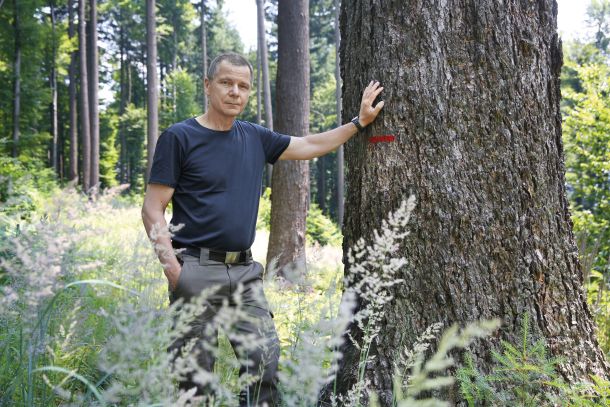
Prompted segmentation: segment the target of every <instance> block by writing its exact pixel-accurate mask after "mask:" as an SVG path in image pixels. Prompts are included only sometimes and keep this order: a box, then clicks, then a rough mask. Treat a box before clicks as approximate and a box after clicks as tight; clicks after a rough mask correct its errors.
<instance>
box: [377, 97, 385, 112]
mask: <svg viewBox="0 0 610 407" xmlns="http://www.w3.org/2000/svg"><path fill="white" fill-rule="evenodd" d="M383 105H385V102H384V101H383V100H382V101H381V102H379V103H377V106H375V114H378V113H379V112H380V111H381V109H383Z"/></svg>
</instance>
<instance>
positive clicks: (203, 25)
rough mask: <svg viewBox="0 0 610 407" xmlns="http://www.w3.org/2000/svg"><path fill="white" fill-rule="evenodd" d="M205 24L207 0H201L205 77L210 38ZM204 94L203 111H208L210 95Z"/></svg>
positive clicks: (202, 56)
mask: <svg viewBox="0 0 610 407" xmlns="http://www.w3.org/2000/svg"><path fill="white" fill-rule="evenodd" d="M207 35H208V34H207V32H206V25H205V0H201V59H202V60H203V61H202V62H203V65H202V66H203V76H202V77H203V78H205V77H206V76H207V75H208V39H207ZM201 93H202V94H203V111H204V112H207V111H208V95H207V94H206V93H205V91H203V92H201Z"/></svg>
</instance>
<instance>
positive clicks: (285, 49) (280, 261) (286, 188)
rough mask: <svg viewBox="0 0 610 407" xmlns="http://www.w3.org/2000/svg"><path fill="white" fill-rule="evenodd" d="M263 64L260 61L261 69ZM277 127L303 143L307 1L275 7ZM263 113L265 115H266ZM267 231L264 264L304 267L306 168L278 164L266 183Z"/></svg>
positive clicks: (306, 111)
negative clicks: (268, 191)
mask: <svg viewBox="0 0 610 407" xmlns="http://www.w3.org/2000/svg"><path fill="white" fill-rule="evenodd" d="M264 61H265V58H264V57H263V63H264ZM276 98H277V103H276V106H277V110H276V122H275V129H276V130H277V131H279V132H280V133H285V134H290V135H292V136H297V137H302V136H305V135H307V133H308V131H309V1H307V0H293V1H280V2H279V4H278V69H277V79H276ZM265 110H267V109H265ZM271 191H272V192H271V231H270V233H269V248H268V250H267V264H271V261H272V260H274V259H275V260H276V261H277V263H276V265H277V267H278V270H279V272H280V274H281V273H282V269H283V268H284V266H286V265H293V264H294V265H297V266H304V264H305V220H306V218H307V209H308V207H307V206H308V200H309V162H308V161H278V162H277V163H276V164H275V168H274V170H273V178H272V182H271Z"/></svg>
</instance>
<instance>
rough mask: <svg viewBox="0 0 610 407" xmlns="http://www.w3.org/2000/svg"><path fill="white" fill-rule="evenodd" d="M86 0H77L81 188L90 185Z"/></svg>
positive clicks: (86, 188) (87, 190)
mask: <svg viewBox="0 0 610 407" xmlns="http://www.w3.org/2000/svg"><path fill="white" fill-rule="evenodd" d="M86 3H87V0H78V58H79V74H80V127H81V139H82V143H81V144H82V146H83V162H82V170H83V178H82V180H83V190H85V192H89V188H90V187H91V122H90V120H89V85H88V78H87V35H86V32H85V9H86Z"/></svg>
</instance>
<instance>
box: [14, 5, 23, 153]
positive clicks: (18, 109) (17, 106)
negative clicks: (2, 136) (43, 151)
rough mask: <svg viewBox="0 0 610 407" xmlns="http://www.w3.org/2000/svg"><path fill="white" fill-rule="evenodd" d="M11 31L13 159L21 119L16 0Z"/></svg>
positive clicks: (18, 30) (19, 29)
mask: <svg viewBox="0 0 610 407" xmlns="http://www.w3.org/2000/svg"><path fill="white" fill-rule="evenodd" d="M13 12H14V15H13V30H14V32H15V56H14V59H13V149H12V155H13V157H17V156H18V155H19V136H20V132H19V120H20V119H21V26H20V16H19V8H18V7H17V0H13Z"/></svg>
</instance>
